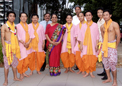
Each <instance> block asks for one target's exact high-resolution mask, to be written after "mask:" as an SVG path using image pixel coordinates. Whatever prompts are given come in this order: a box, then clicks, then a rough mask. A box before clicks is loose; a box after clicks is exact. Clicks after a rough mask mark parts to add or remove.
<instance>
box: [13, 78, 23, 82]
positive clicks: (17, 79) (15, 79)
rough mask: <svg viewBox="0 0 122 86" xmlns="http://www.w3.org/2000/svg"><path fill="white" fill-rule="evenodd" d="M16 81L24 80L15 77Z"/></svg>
mask: <svg viewBox="0 0 122 86" xmlns="http://www.w3.org/2000/svg"><path fill="white" fill-rule="evenodd" d="M14 81H22V79H19V78H14Z"/></svg>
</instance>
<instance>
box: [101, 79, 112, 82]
mask: <svg viewBox="0 0 122 86" xmlns="http://www.w3.org/2000/svg"><path fill="white" fill-rule="evenodd" d="M109 82H112V80H111V79H107V80H105V81H103V83H109Z"/></svg>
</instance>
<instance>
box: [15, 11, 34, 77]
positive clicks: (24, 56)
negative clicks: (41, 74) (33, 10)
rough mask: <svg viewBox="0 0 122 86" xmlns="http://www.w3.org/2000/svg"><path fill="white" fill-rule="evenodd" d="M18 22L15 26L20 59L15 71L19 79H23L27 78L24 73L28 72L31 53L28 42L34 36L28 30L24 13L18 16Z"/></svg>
mask: <svg viewBox="0 0 122 86" xmlns="http://www.w3.org/2000/svg"><path fill="white" fill-rule="evenodd" d="M20 20H21V22H20V23H19V24H18V25H17V37H18V41H19V46H20V51H21V59H19V63H18V66H17V70H18V72H19V73H20V79H23V78H24V77H29V76H28V75H27V74H25V72H26V71H27V70H28V66H29V58H28V56H30V55H29V54H30V53H31V52H30V49H31V46H30V42H31V40H32V38H34V37H35V36H34V34H32V33H31V32H32V31H31V28H30V29H29V28H28V24H27V23H26V21H27V14H26V13H24V12H23V13H21V14H20Z"/></svg>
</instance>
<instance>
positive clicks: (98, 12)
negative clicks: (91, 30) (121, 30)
mask: <svg viewBox="0 0 122 86" xmlns="http://www.w3.org/2000/svg"><path fill="white" fill-rule="evenodd" d="M97 16H98V17H99V18H102V17H103V10H98V11H97Z"/></svg>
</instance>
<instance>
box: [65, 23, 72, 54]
mask: <svg viewBox="0 0 122 86" xmlns="http://www.w3.org/2000/svg"><path fill="white" fill-rule="evenodd" d="M72 25H73V24H72V23H71V25H70V26H68V23H66V28H67V48H68V53H69V54H70V53H71V48H72V46H71V28H72Z"/></svg>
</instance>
